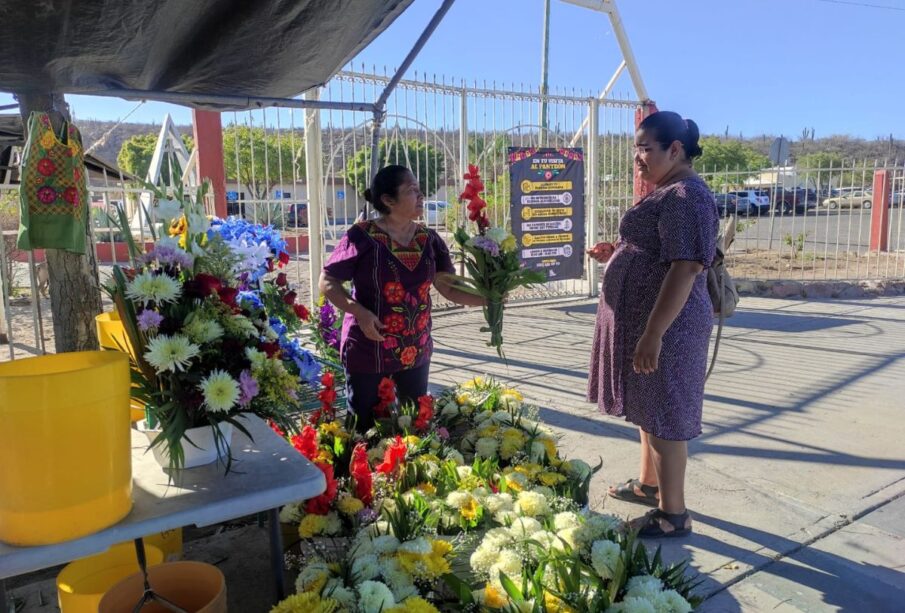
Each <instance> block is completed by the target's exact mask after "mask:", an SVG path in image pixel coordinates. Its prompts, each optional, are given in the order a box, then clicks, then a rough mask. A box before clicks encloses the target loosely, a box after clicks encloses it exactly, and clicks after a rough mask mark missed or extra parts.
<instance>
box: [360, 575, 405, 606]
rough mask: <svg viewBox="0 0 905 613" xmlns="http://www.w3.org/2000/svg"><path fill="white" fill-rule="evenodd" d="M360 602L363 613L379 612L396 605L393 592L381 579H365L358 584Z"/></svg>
mask: <svg viewBox="0 0 905 613" xmlns="http://www.w3.org/2000/svg"><path fill="white" fill-rule="evenodd" d="M358 604H359V606H360V608H361V612H362V613H379V612H380V611H386V610H387V609H389V608H391V607H395V606H396V599H395V598H393V592H391V591H390V588H388V587H387V586H386V584H384V583H381V582H380V581H365V582H364V583H361V584H359V586H358Z"/></svg>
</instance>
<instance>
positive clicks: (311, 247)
mask: <svg viewBox="0 0 905 613" xmlns="http://www.w3.org/2000/svg"><path fill="white" fill-rule="evenodd" d="M318 95H319V92H318V90H316V89H315V90H312V91H310V92H308V93H306V94H305V97H306V98H307V99H308V100H309V101H316V100H317V99H318ZM320 116H321V114H320V111H319V110H317V109H315V108H307V109H305V190H306V192H307V199H308V277H309V282H310V284H311V285H310V287H311V300H312V302H317V298H318V281H319V280H320V274H321V268H322V263H323V253H324V218H323V215H322V214H321V212H322V210H323V204H324V196H323V187H322V186H323V184H324V181H323V173H324V171H323V154H322V152H321V118H320Z"/></svg>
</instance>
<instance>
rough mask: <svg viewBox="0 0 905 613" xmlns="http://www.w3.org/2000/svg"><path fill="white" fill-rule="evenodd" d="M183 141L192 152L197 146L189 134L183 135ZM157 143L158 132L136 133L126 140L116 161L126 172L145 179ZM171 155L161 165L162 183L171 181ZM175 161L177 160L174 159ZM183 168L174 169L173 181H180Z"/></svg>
mask: <svg viewBox="0 0 905 613" xmlns="http://www.w3.org/2000/svg"><path fill="white" fill-rule="evenodd" d="M182 143H183V144H184V145H185V148H186V149H187V150H188V151H189V152H191V151H192V149H194V148H195V141H194V140H192V137H191V136H189V135H188V134H183V135H182ZM156 145H157V134H154V133H151V132H149V133H147V134H136V135H135V136H133V137H131V138H130V139H128V140H126V141H125V142H124V143H123V145H122V147H121V148H120V150H119V155H117V156H116V163H117V164H118V165H119V167H120V168H122V169H123V170H124V171H125V172H128V173H129V174H131V175H135V176H136V177H138V178H139V179H145V178H147V176H148V168H150V167H151V158H152V157H153V156H154V147H155V146H156ZM169 158H170V156H164V158H163V164H162V165H161V167H160V176H161V183H164V184H169V183H170V160H169ZM174 161H175V160H174ZM182 172H183V169H182V168H179V167H178V165H177V167H176V168H174V169H173V183H178V182H180V180H181V179H182Z"/></svg>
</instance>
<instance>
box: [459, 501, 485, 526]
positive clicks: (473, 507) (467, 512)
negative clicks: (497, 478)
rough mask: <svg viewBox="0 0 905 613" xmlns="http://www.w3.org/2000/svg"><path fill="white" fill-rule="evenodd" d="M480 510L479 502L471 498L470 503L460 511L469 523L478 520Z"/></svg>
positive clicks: (464, 505)
mask: <svg viewBox="0 0 905 613" xmlns="http://www.w3.org/2000/svg"><path fill="white" fill-rule="evenodd" d="M478 509H480V506H479V505H478V501H477V500H475V499H474V498H469V499H468V501H467V502H466V503H465V504H463V505H462V507H461V508H460V509H459V513H460V514H461V515H462V517H463V518H465V519H467V520H468V521H474V520H475V519H477V518H478Z"/></svg>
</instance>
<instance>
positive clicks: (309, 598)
mask: <svg viewBox="0 0 905 613" xmlns="http://www.w3.org/2000/svg"><path fill="white" fill-rule="evenodd" d="M337 608H339V604H338V603H337V602H336V601H335V600H333V599H332V598H321V597H320V595H318V594H316V593H313V592H302V593H301V594H293V595H292V596H290V597H289V598H287V599H286V600H283V601H281V602H279V603H277V605H276V606H275V607H273V608H272V609H271V610H270V613H334V612H335V611H336V610H337Z"/></svg>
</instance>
